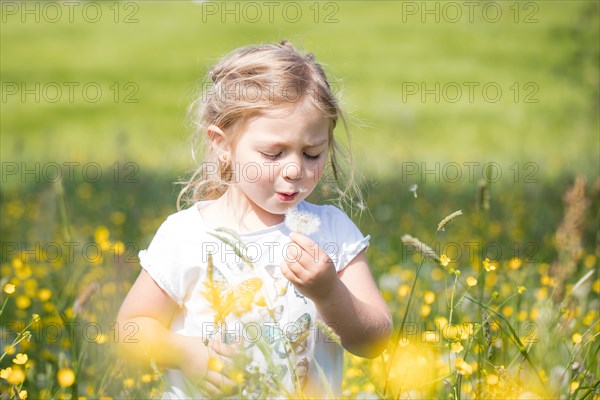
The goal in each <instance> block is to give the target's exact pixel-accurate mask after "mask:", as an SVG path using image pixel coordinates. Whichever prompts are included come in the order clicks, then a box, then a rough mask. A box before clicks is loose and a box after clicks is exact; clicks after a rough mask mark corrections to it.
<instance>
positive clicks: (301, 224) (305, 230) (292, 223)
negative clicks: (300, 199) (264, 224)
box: [285, 208, 321, 235]
mask: <svg viewBox="0 0 600 400" xmlns="http://www.w3.org/2000/svg"><path fill="white" fill-rule="evenodd" d="M285 226H287V227H288V229H289V230H290V231H292V232H298V233H301V234H303V235H310V234H313V233H315V232H316V231H318V230H319V227H320V226H321V220H320V219H319V217H318V216H316V215H315V214H312V213H309V212H306V211H299V210H298V209H297V208H290V209H289V210H288V211H287V212H286V213H285Z"/></svg>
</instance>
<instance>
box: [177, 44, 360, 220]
mask: <svg viewBox="0 0 600 400" xmlns="http://www.w3.org/2000/svg"><path fill="white" fill-rule="evenodd" d="M208 78H209V80H208V81H206V82H205V84H204V85H203V89H204V90H202V91H201V93H200V95H199V96H198V97H197V99H196V100H194V101H193V102H192V104H191V105H190V107H189V110H188V112H189V117H190V118H191V122H192V124H193V129H194V135H193V141H194V146H193V147H194V148H195V147H196V145H197V144H200V145H201V147H202V148H203V149H204V157H203V161H202V163H200V165H199V166H198V167H197V169H196V170H195V171H194V173H193V175H192V177H191V178H190V179H189V181H188V182H186V183H185V186H184V187H183V189H182V190H181V191H180V193H179V196H178V198H177V207H178V209H179V208H180V204H181V202H182V201H183V200H185V202H186V204H187V205H191V204H193V203H195V202H197V201H199V200H210V199H216V198H218V197H220V196H221V195H222V194H223V193H225V191H226V190H227V187H228V185H229V184H230V182H231V180H232V177H233V171H232V166H231V164H230V163H229V162H228V161H224V160H221V159H219V157H218V155H217V154H216V153H215V151H214V150H213V148H212V146H211V145H210V143H209V141H208V135H207V132H206V129H207V128H208V126H210V125H215V126H218V127H219V128H220V129H221V130H223V131H224V132H225V134H226V139H227V140H228V142H229V143H230V144H231V145H232V146H235V143H236V142H237V139H238V136H239V131H240V130H239V129H235V128H236V127H239V126H240V125H241V124H243V123H244V122H245V121H247V120H248V119H249V118H251V117H254V116H256V115H260V114H261V113H264V112H267V111H272V110H277V109H281V108H284V107H286V106H289V105H290V104H293V103H298V104H300V103H302V102H304V101H306V100H309V101H310V102H311V103H312V105H313V106H314V107H316V109H317V110H319V111H320V112H322V113H323V116H325V117H326V118H328V119H329V121H330V124H329V150H328V153H329V165H328V166H329V167H330V168H331V174H332V175H333V178H334V181H335V183H336V188H335V191H336V192H337V194H338V196H339V198H338V205H339V206H341V207H343V206H345V205H350V206H352V205H353V202H354V201H357V202H358V204H359V205H360V204H362V201H361V194H360V191H359V189H358V185H357V182H356V181H357V180H356V175H355V172H354V162H353V160H352V156H351V152H350V150H349V148H350V136H349V129H348V124H347V121H346V118H345V116H344V114H343V112H342V110H341V108H340V106H339V101H338V99H337V98H336V95H335V93H334V92H333V90H332V88H331V86H330V84H329V82H328V80H327V76H326V74H325V71H324V70H323V68H322V66H321V65H320V64H319V63H318V62H316V61H315V59H314V55H313V54H312V53H308V54H302V53H301V52H299V51H298V50H297V49H296V48H295V47H294V46H293V45H292V44H291V43H290V42H288V41H287V40H284V41H282V42H280V43H277V44H263V45H255V46H246V47H242V48H239V49H237V50H235V51H233V52H231V53H230V54H228V55H226V56H225V57H224V58H222V59H221V60H220V61H219V62H218V63H217V64H215V65H214V66H213V67H212V68H211V69H210V70H209V72H208ZM338 120H341V121H342V124H343V126H344V130H345V132H346V137H347V139H348V151H344V150H343V149H342V147H341V146H340V145H339V144H338V143H337V141H336V140H335V137H334V135H333V131H334V129H335V127H336V125H337V123H338ZM228 128H229V129H228ZM340 160H344V161H347V163H348V171H347V172H346V173H344V171H343V169H342V168H341V166H340ZM215 167H216V170H215Z"/></svg>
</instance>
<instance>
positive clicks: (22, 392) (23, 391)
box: [19, 390, 27, 400]
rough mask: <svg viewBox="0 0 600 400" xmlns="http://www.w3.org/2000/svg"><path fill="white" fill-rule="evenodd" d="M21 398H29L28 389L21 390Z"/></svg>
mask: <svg viewBox="0 0 600 400" xmlns="http://www.w3.org/2000/svg"><path fill="white" fill-rule="evenodd" d="M19 398H21V399H23V400H24V399H26V398H27V390H21V391H20V392H19Z"/></svg>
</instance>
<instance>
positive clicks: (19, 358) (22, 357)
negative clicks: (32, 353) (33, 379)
mask: <svg viewBox="0 0 600 400" xmlns="http://www.w3.org/2000/svg"><path fill="white" fill-rule="evenodd" d="M28 359H29V358H28V357H27V354H23V353H18V354H17V355H16V356H15V358H13V362H14V363H15V364H19V365H23V364H25V363H26V362H27V360H28Z"/></svg>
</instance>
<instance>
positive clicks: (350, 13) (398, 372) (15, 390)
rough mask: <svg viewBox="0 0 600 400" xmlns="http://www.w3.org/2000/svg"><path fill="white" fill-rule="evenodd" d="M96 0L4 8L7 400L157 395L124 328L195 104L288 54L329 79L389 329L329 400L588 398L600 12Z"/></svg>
mask: <svg viewBox="0 0 600 400" xmlns="http://www.w3.org/2000/svg"><path fill="white" fill-rule="evenodd" d="M76 3H77V2H76ZM89 3H90V4H97V5H98V7H99V9H101V10H102V17H100V18H99V19H98V21H97V22H93V23H92V22H90V20H91V19H93V18H91V17H92V14H89V15H88V14H86V15H85V18H84V16H83V15H82V14H81V11H82V10H83V8H84V4H87V3H77V5H76V6H74V8H73V10H74V11H73V12H74V13H73V16H72V17H73V21H72V22H71V21H70V20H69V14H68V9H67V8H66V6H64V5H60V3H52V4H55V5H56V7H57V9H60V10H62V12H63V14H62V17H61V18H57V19H56V20H55V19H53V18H54V17H53V16H54V15H55V14H51V12H53V11H55V9H50V8H47V9H45V8H44V4H46V3H40V2H29V4H30V6H29V7H30V9H31V10H33V11H31V12H30V13H29V14H27V13H24V10H25V5H24V4H25V3H22V2H2V3H0V6H1V7H2V8H1V11H2V16H1V18H2V20H1V22H2V24H1V25H0V32H1V36H0V43H1V49H0V52H1V59H0V72H1V81H2V101H1V103H0V106H1V110H0V111H1V118H0V128H1V144H2V146H1V149H0V154H1V158H2V175H1V179H2V181H1V185H2V186H1V191H0V211H1V218H0V234H1V242H2V247H1V257H0V262H1V264H0V273H1V275H0V307H1V309H0V310H1V311H0V318H1V326H0V390H1V392H2V395H1V398H2V399H5V398H6V399H17V398H20V399H24V398H29V399H38V398H39V399H78V398H82V399H83V398H86V399H92V398H94V399H95V398H114V399H124V398H151V397H158V396H160V395H161V393H162V391H163V390H164V388H165V381H164V379H163V371H162V370H161V368H160V367H159V366H157V365H155V364H153V363H147V364H146V363H141V364H140V363H136V362H134V360H130V359H126V358H125V357H123V356H122V354H121V353H120V351H119V349H118V347H117V344H118V343H119V342H125V341H132V340H135V336H136V331H135V327H131V330H130V331H127V332H128V334H127V335H123V334H122V333H119V330H118V329H117V326H116V323H115V318H116V313H117V311H118V308H119V306H120V304H121V302H122V300H123V298H124V297H125V295H126V294H127V291H128V290H129V288H130V287H131V284H132V283H133V281H134V280H135V278H136V277H137V275H138V274H139V271H140V266H139V259H138V251H139V250H142V249H145V248H146V247H147V246H148V244H149V242H150V240H151V238H152V236H153V235H154V233H155V232H156V229H157V228H158V226H159V225H160V224H161V222H162V221H163V220H164V219H165V218H166V216H167V215H169V214H171V213H174V212H175V211H176V198H177V193H178V190H179V189H180V187H181V186H179V185H176V184H174V182H179V181H181V180H183V179H185V178H186V177H188V176H189V172H190V169H191V168H192V167H193V165H194V164H193V160H192V157H191V156H190V149H189V141H188V139H187V138H188V135H189V133H190V127H189V123H188V122H187V121H186V107H187V105H188V104H189V102H190V101H191V100H192V99H193V96H194V94H195V90H196V89H197V88H198V87H199V86H201V83H202V77H203V74H204V73H205V72H206V68H207V67H208V66H209V65H210V64H211V63H212V62H213V61H214V60H215V59H217V58H218V57H219V56H221V55H223V54H225V53H227V52H228V51H229V50H232V49H233V48H235V47H237V46H241V45H244V44H248V43H254V42H272V41H276V40H280V39H283V38H288V39H290V40H292V41H293V42H294V43H299V44H302V45H303V46H304V47H306V48H307V49H308V50H310V51H313V52H315V53H316V57H317V59H320V60H322V61H323V62H324V63H325V64H326V69H327V70H328V72H330V73H331V74H332V75H333V76H335V77H336V78H337V80H336V85H338V86H339V88H340V94H342V95H343V99H344V105H345V106H346V109H347V110H348V115H349V120H350V122H351V128H352V129H351V133H352V137H353V141H352V148H353V150H354V154H355V156H356V164H357V168H358V170H359V171H360V172H362V175H363V184H362V189H363V195H364V199H363V200H362V201H361V202H358V203H356V204H355V205H354V207H353V208H351V209H348V210H347V211H348V213H349V214H350V215H352V217H353V219H354V221H355V222H356V223H357V225H358V226H359V227H360V229H361V231H362V232H364V233H365V234H367V233H368V234H370V235H371V243H370V247H369V249H368V251H367V256H368V259H369V262H370V266H371V268H372V271H373V274H374V276H375V277H376V281H377V283H378V286H379V289H380V290H381V293H382V294H383V297H384V298H385V300H386V302H387V304H388V306H389V309H390V311H391V313H392V315H393V318H394V336H393V338H392V340H391V342H390V343H389V344H388V348H387V350H386V351H385V352H384V353H383V354H382V355H381V356H379V357H377V358H375V359H373V360H368V359H361V358H358V357H354V356H352V355H350V354H348V353H346V356H345V360H344V363H345V369H344V382H343V396H344V397H345V398H381V399H388V398H395V399H396V398H398V399H421V398H427V399H429V398H450V399H460V398H463V399H557V398H564V399H600V365H599V361H598V360H599V359H600V357H599V353H600V315H599V309H600V278H599V275H598V270H599V261H598V258H599V257H600V244H599V243H600V236H599V231H598V226H599V224H600V220H599V209H598V205H599V202H598V199H599V198H600V177H599V175H598V170H599V161H598V157H599V156H598V154H599V151H600V149H599V136H598V133H599V131H598V107H599V105H600V101H599V91H598V88H599V71H600V68H599V59H598V57H599V51H598V49H599V42H598V33H599V24H598V20H599V12H600V11H599V7H598V4H597V2H592V1H572V2H571V1H570V2H563V1H552V2H536V1H531V2H498V3H493V4H497V5H498V6H497V7H498V9H500V10H501V16H500V17H497V16H495V15H496V14H493V13H492V11H494V10H492V9H491V8H490V6H488V5H487V4H488V2H474V3H477V7H475V8H474V9H473V10H474V11H473V12H474V14H473V16H472V18H473V20H470V19H469V14H468V11H469V9H468V8H467V7H466V6H464V5H461V4H462V3H452V4H451V5H450V6H448V4H450V3H448V2H429V4H430V7H431V9H432V10H434V11H433V13H434V14H427V13H425V12H424V9H422V8H421V7H425V5H424V4H425V3H423V2H400V1H398V2H394V1H384V2H369V4H367V3H365V2H358V1H356V2H321V3H311V2H303V3H297V4H299V7H300V9H301V10H302V12H301V16H300V18H299V19H298V20H297V21H295V22H290V21H291V20H292V19H291V16H290V15H291V14H290V15H287V14H286V17H285V18H284V17H283V16H282V15H280V14H277V12H275V14H274V16H273V21H272V23H271V21H269V20H268V18H267V13H266V8H264V9H263V13H264V14H263V17H262V18H259V19H257V20H251V21H250V20H249V19H250V18H251V16H252V15H254V14H244V13H243V12H242V10H243V7H242V5H241V4H242V3H236V2H232V3H231V4H238V7H239V10H238V15H239V16H240V18H239V21H236V20H235V19H234V18H235V14H231V15H230V16H227V15H223V14H222V9H221V8H220V7H221V4H222V3H212V2H205V3H202V2H183V1H177V2H172V3H167V2H147V3H144V2H120V3H118V2H106V3H102V4H100V3H95V2H89ZM35 4H38V7H39V11H37V12H38V13H39V15H38V17H39V18H37V19H36V14H35V13H36V11H35V10H36V9H35V7H36V6H35ZM257 4H259V7H264V6H263V5H262V3H260V2H259V3H257ZM435 4H437V6H435ZM453 4H458V7H459V8H458V10H459V11H461V12H462V14H461V15H462V17H461V18H458V19H457V18H456V14H455V11H456V10H457V8H456V6H454V5H453ZM89 7H91V6H88V8H89ZM94 7H95V6H94ZM215 7H216V8H215ZM311 7H312V8H311ZM435 7H438V11H435V10H436V8H435ZM452 7H454V8H452ZM486 7H487V8H486ZM494 7H496V6H494ZM281 8H282V9H283V5H282V6H281ZM484 9H485V10H487V11H486V12H488V13H489V14H485V15H483V14H481V12H482V10H484ZM43 10H46V11H43ZM275 10H278V9H275ZM88 11H89V12H91V11H92V9H91V8H90V9H89V10H88ZM247 11H248V13H249V12H250V11H251V10H247ZM44 12H46V14H44ZM435 13H437V14H435ZM436 18H437V19H436ZM494 21H495V22H494ZM86 85H87V86H86ZM70 87H71V88H73V92H72V93H71V94H72V97H69V96H70V92H69V88H70ZM83 87H86V88H89V90H90V91H89V92H87V91H82V88H83ZM57 88H59V89H58V90H60V92H57ZM96 88H100V90H101V91H102V94H101V95H100V96H99V97H97V101H92V100H94V99H96V97H94V93H96V92H92V90H95V89H96ZM484 88H485V89H484ZM471 89H472V92H470V90H471ZM498 89H499V90H500V92H498ZM86 90H87V89H86ZM59 93H60V95H59ZM499 93H501V95H499ZM96 96H97V94H96ZM54 100H56V101H54ZM336 134H337V135H338V136H339V137H340V138H343V137H344V134H343V132H342V131H341V130H340V129H339V128H338V129H337V130H336ZM310 200H312V201H314V202H326V203H328V202H335V199H334V198H332V196H331V191H330V190H328V187H327V185H320V186H319V187H318V189H317V190H316V192H315V193H314V194H313V195H311V197H310ZM240 379H242V380H243V379H245V378H244V374H243V371H242V375H241V378H240ZM248 379H249V378H248ZM252 379H256V380H257V382H255V384H256V385H260V384H262V383H261V382H262V381H261V378H260V377H256V376H254V375H253V377H252ZM241 395H242V394H241V393H240V396H241Z"/></svg>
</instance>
